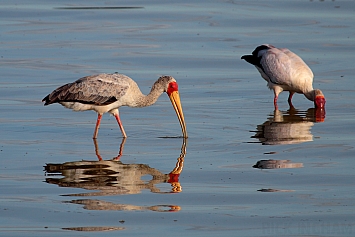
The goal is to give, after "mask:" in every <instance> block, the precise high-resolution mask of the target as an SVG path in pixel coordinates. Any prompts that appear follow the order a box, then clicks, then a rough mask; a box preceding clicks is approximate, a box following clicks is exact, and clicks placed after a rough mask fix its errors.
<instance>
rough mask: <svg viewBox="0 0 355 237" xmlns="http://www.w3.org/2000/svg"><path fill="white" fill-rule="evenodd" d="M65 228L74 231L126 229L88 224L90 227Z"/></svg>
mask: <svg viewBox="0 0 355 237" xmlns="http://www.w3.org/2000/svg"><path fill="white" fill-rule="evenodd" d="M62 229H63V230H73V231H114V230H124V229H125V228H124V227H111V226H110V227H100V226H88V227H68V228H62Z"/></svg>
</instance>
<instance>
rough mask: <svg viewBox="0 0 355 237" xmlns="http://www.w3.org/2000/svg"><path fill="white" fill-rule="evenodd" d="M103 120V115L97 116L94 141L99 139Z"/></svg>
mask: <svg viewBox="0 0 355 237" xmlns="http://www.w3.org/2000/svg"><path fill="white" fill-rule="evenodd" d="M101 118H102V114H97V121H96V127H95V131H94V136H93V138H94V139H96V138H97V133H98V132H99V127H100V123H101Z"/></svg>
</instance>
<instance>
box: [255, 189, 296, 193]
mask: <svg viewBox="0 0 355 237" xmlns="http://www.w3.org/2000/svg"><path fill="white" fill-rule="evenodd" d="M258 191H259V192H264V193H272V192H293V191H294V190H287V189H283V190H282V189H273V188H262V189H259V190H258Z"/></svg>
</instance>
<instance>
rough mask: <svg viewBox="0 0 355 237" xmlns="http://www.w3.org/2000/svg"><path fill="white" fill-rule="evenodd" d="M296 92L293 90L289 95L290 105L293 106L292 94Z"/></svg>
mask: <svg viewBox="0 0 355 237" xmlns="http://www.w3.org/2000/svg"><path fill="white" fill-rule="evenodd" d="M294 94H295V92H291V91H290V94H289V95H288V100H287V101H288V104H289V105H290V107H292V108H293V104H292V101H291V100H292V96H293V95H294Z"/></svg>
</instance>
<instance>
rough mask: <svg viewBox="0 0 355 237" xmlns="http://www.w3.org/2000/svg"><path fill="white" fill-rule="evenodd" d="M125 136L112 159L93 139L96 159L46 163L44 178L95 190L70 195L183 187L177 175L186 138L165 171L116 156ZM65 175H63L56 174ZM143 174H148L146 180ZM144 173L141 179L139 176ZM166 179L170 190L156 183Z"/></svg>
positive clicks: (52, 182)
mask: <svg viewBox="0 0 355 237" xmlns="http://www.w3.org/2000/svg"><path fill="white" fill-rule="evenodd" d="M125 142H126V139H125V138H124V139H123V140H122V143H121V146H120V151H119V154H118V155H117V156H116V157H114V158H113V159H112V160H103V159H102V157H101V155H100V152H99V148H98V143H97V141H96V139H94V145H95V151H96V155H97V157H98V159H99V161H73V162H65V163H63V164H46V166H44V168H45V172H46V176H47V178H46V180H45V181H46V182H47V183H50V184H56V185H58V186H60V187H74V188H82V189H86V190H94V191H95V192H89V193H79V194H71V195H69V196H106V195H123V194H137V193H140V192H141V191H142V190H144V189H148V190H150V191H151V192H153V193H177V192H181V191H182V188H181V185H180V182H179V175H180V173H181V172H182V169H183V164H184V158H185V155H186V145H187V139H183V142H182V146H181V153H180V156H179V157H178V158H177V162H176V164H175V166H174V168H173V169H172V171H171V172H169V173H167V174H165V173H162V172H161V171H159V170H158V169H155V168H151V167H149V165H146V164H124V163H123V162H121V161H120V160H119V159H120V158H121V156H122V154H123V148H124V144H125ZM56 176H64V177H56ZM146 176H150V179H149V180H147V178H146ZM143 177H144V179H142V178H143ZM161 183H169V184H170V185H171V188H170V190H168V191H162V190H161V189H160V188H158V187H157V186H156V185H157V184H161Z"/></svg>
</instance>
